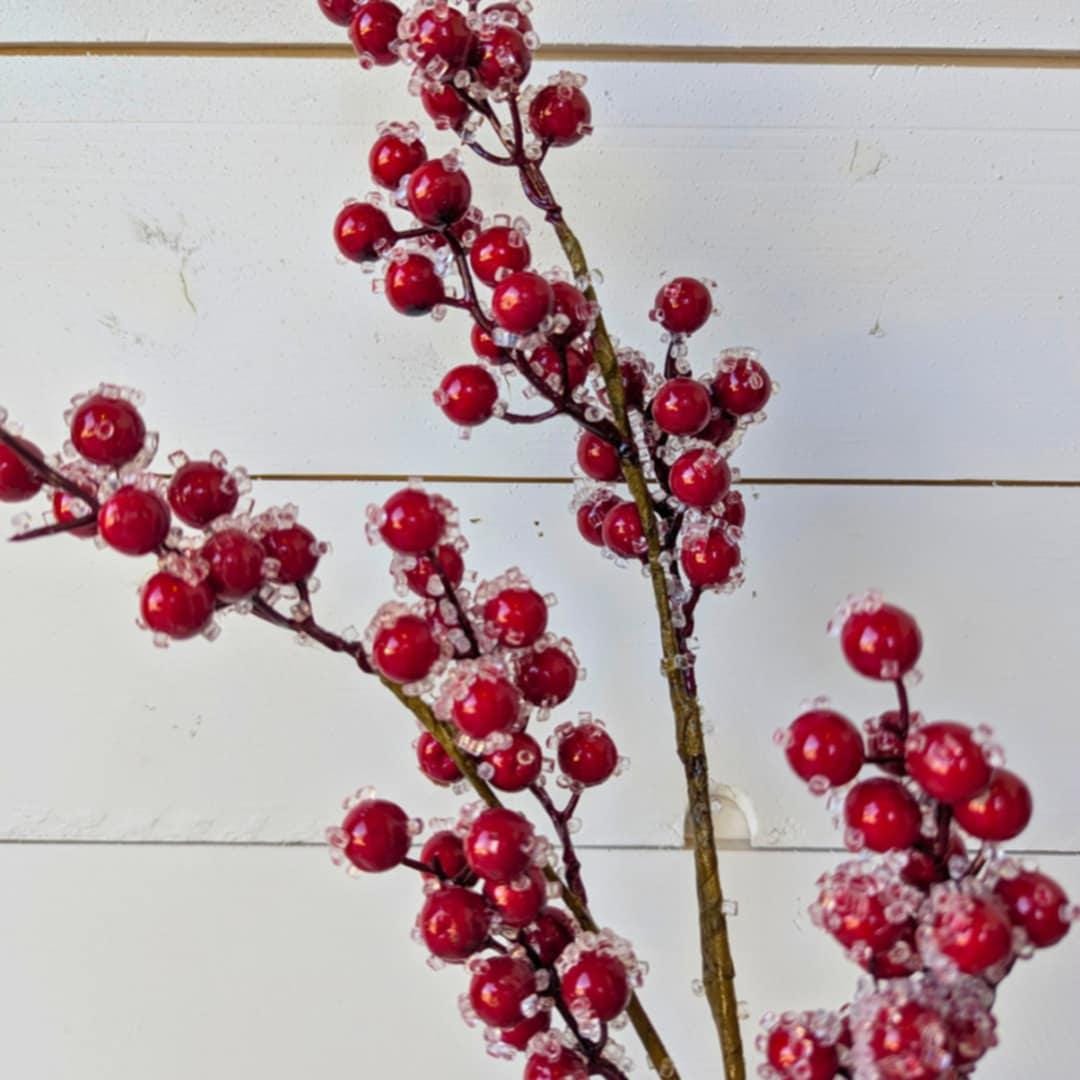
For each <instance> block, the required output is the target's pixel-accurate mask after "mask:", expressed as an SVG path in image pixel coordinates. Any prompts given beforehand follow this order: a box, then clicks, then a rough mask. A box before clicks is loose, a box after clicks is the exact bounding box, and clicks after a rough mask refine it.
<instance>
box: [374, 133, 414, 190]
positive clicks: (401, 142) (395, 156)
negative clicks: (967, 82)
mask: <svg viewBox="0 0 1080 1080" xmlns="http://www.w3.org/2000/svg"><path fill="white" fill-rule="evenodd" d="M425 161H427V148H426V147H425V146H424V144H423V143H422V142H421V141H420V140H419V139H417V138H414V137H409V136H406V135H404V134H401V133H399V132H398V131H387V132H386V133H385V134H383V135H380V136H379V137H378V138H377V139H376V140H375V143H374V145H373V146H372V147H371V153H370V154H368V167H369V168H370V169H371V177H372V179H373V180H374V181H375V183H376V184H378V185H379V186H380V187H384V188H389V189H390V190H391V191H397V188H398V185H399V184H400V183H401V181H402V180H403V179H404V178H405V177H406V176H408V175H409V173H411V172H412V171H413V170H414V169H417V168H419V167H420V166H421V165H423V163H424V162H425Z"/></svg>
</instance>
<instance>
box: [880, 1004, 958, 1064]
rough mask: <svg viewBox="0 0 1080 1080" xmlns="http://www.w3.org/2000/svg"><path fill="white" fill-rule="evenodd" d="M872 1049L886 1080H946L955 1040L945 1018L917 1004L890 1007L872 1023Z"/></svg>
mask: <svg viewBox="0 0 1080 1080" xmlns="http://www.w3.org/2000/svg"><path fill="white" fill-rule="evenodd" d="M872 1023H873V1026H872V1028H871V1030H870V1038H869V1047H870V1053H871V1055H872V1056H873V1061H874V1065H875V1066H876V1070H877V1075H879V1076H880V1077H881V1078H882V1080H944V1078H945V1077H947V1076H948V1066H947V1065H946V1064H945V1062H948V1061H950V1060H951V1057H952V1054H951V1051H952V1039H951V1037H950V1035H949V1027H948V1025H947V1024H946V1023H945V1021H944V1020H943V1019H942V1017H941V1016H940V1015H939V1014H938V1013H937V1012H935V1011H934V1010H933V1009H930V1008H928V1007H926V1006H923V1005H920V1004H919V1002H917V1001H907V1002H904V1003H903V1004H902V1005H889V1006H886V1007H885V1008H883V1009H882V1010H881V1012H879V1013H878V1015H877V1016H876V1017H875V1018H874V1020H873V1021H872Z"/></svg>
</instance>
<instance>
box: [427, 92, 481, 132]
mask: <svg viewBox="0 0 1080 1080" xmlns="http://www.w3.org/2000/svg"><path fill="white" fill-rule="evenodd" d="M420 104H421V105H423V106H424V111H425V112H426V113H427V114H428V116H430V117H431V119H432V120H434V121H435V126H436V127H444V128H449V129H450V130H451V131H460V130H461V128H462V127H463V126H464V124H465V121H466V120H468V119H469V113H470V112H471V111H472V110H471V109H470V108H469V106H468V104H467V103H466V102H465V100H464V99H463V98H462V96H461V95H460V94H459V93H458V92H457V90H456V89H455V88H454V86H453V84H451V83H439V84H438V85H432V84H429V85H426V86H425V87H424V88H423V90H421V91H420Z"/></svg>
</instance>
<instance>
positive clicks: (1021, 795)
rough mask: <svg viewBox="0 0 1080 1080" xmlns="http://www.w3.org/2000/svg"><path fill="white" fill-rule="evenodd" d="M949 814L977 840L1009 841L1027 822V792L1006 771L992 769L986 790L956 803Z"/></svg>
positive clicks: (1021, 830) (1022, 785) (1017, 779)
mask: <svg viewBox="0 0 1080 1080" xmlns="http://www.w3.org/2000/svg"><path fill="white" fill-rule="evenodd" d="M953 813H954V814H955V815H956V822H957V824H958V825H959V826H960V828H962V829H963V830H964V831H965V832H968V833H970V834H971V835H972V836H974V837H976V838H978V839H979V840H991V841H993V842H995V843H1001V842H1003V841H1005V840H1012V839H1014V838H1015V837H1017V836H1019V835H1020V834H1021V833H1022V832H1023V831H1024V830H1025V829H1026V828H1027V826H1028V822H1029V821H1031V790H1030V789H1029V788H1028V786H1027V784H1025V783H1024V781H1023V780H1021V779H1020V777H1019V776H1017V775H1016V774H1015V773H1012V772H1009V770H1008V769H994V771H993V772H992V773H991V774H990V783H989V785H988V786H987V787H986V789H985V790H984V791H981V792H980V793H979V794H978V795H975V796H973V797H972V798H970V799H967V800H965V801H964V802H958V803H956V805H955V806H953Z"/></svg>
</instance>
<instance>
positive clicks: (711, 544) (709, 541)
mask: <svg viewBox="0 0 1080 1080" xmlns="http://www.w3.org/2000/svg"><path fill="white" fill-rule="evenodd" d="M741 558H742V552H741V551H740V550H739V545H738V544H734V543H732V542H731V541H730V540H729V539H728V538H727V534H726V533H725V531H724V529H723V528H715V529H709V530H707V531H706V530H704V529H695V530H693V531H692V532H691V533H690V535H688V536H687V537H686V539H685V540H684V541H683V543H682V548H681V550H680V551H679V565H680V566H681V567H682V568H683V573H684V574H686V580H687V581H689V582H690V584H691V585H693V586H695V587H696V588H698V589H710V588H719V587H720V586H721V585H726V584H727V583H728V582H729V581H730V580H731V575H732V574H733V573H734V572H735V570H736V568H737V567H738V565H739V560H740V559H741Z"/></svg>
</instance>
